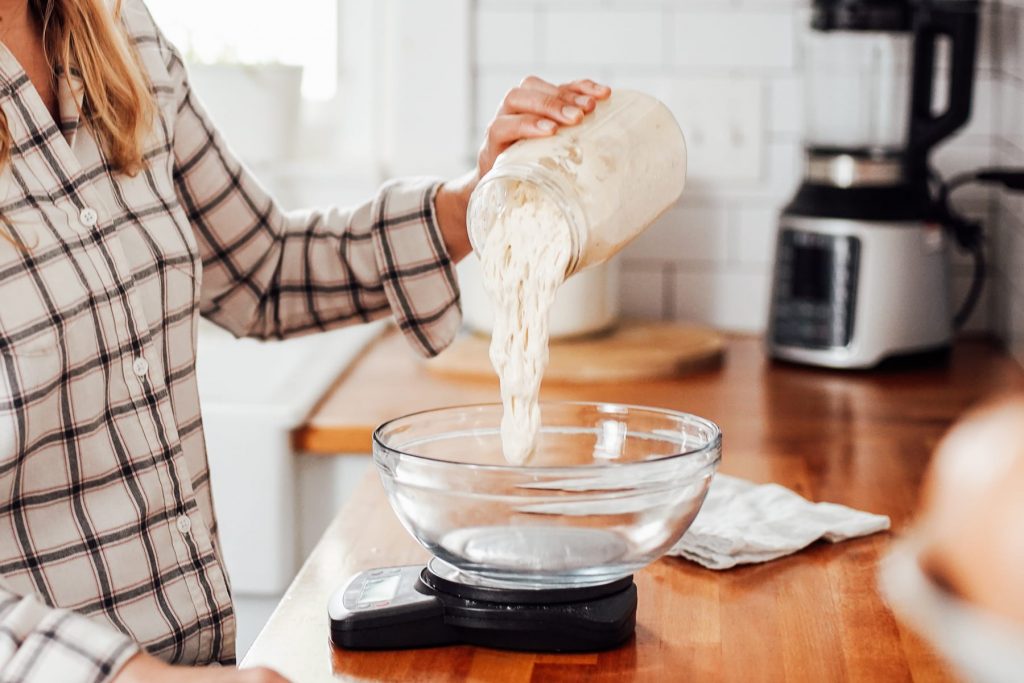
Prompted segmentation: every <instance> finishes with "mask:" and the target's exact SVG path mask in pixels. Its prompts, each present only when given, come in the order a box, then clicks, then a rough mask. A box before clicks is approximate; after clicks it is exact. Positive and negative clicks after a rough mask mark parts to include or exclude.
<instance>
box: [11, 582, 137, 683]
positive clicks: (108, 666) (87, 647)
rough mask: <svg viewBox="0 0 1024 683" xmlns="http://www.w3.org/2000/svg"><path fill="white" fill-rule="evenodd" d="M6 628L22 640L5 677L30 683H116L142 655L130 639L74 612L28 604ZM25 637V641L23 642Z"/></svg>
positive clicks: (22, 603) (22, 604) (27, 601)
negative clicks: (124, 667)
mask: <svg viewBox="0 0 1024 683" xmlns="http://www.w3.org/2000/svg"><path fill="white" fill-rule="evenodd" d="M3 621H4V626H5V628H8V629H9V630H10V633H11V634H12V635H14V637H15V639H16V640H20V643H19V644H18V647H17V651H16V654H14V656H13V657H12V658H11V659H10V660H9V661H7V662H6V663H5V665H4V675H7V674H13V680H18V681H25V682H26V683H36V682H39V683H43V681H68V682H69V683H70V682H74V681H90V682H92V683H103V682H105V681H110V680H113V678H114V676H116V675H117V674H118V672H119V671H120V670H121V667H123V666H124V665H125V663H127V661H128V660H129V659H131V658H132V657H133V656H135V655H136V654H137V653H138V651H139V646H138V644H136V643H135V642H134V641H133V640H132V639H131V638H129V637H128V636H126V635H125V634H123V633H121V632H120V631H116V630H114V629H112V628H110V627H109V626H105V625H103V624H101V623H98V622H96V621H93V620H92V619H89V618H88V617H85V616H82V615H81V614H76V613H75V612H71V611H69V610H64V609H54V608H51V607H47V606H46V605H43V604H42V603H40V602H38V601H37V600H35V599H34V598H23V599H21V600H20V601H19V602H18V603H17V605H16V606H15V607H14V608H13V610H12V611H11V612H9V613H8V614H5V615H4V620H3ZM19 636H20V638H19Z"/></svg>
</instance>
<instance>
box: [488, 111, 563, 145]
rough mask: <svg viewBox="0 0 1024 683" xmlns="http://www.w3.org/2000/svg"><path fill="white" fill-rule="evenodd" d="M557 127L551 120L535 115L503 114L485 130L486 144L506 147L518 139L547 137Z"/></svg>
mask: <svg viewBox="0 0 1024 683" xmlns="http://www.w3.org/2000/svg"><path fill="white" fill-rule="evenodd" d="M557 127H558V124H556V123H555V122H554V121H552V120H551V119H548V118H545V117H543V116H538V115H537V114H504V115H499V116H497V117H495V119H494V121H492V122H491V125H490V127H489V128H488V129H487V142H488V144H490V145H493V146H502V145H504V146H506V147H507V146H508V145H509V144H511V143H513V142H515V141H516V140H519V139H520V138H541V137H547V136H548V135H551V134H552V133H554V132H555V129H556V128H557Z"/></svg>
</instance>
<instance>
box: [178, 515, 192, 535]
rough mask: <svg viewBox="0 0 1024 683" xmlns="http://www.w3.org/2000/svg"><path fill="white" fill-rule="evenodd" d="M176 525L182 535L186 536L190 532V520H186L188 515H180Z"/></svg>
mask: <svg viewBox="0 0 1024 683" xmlns="http://www.w3.org/2000/svg"><path fill="white" fill-rule="evenodd" d="M176 524H177V527H178V531H180V532H181V533H182V534H187V533H188V532H190V531H192V520H191V519H189V518H188V515H181V516H180V517H178V521H177V522H176Z"/></svg>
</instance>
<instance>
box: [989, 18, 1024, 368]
mask: <svg viewBox="0 0 1024 683" xmlns="http://www.w3.org/2000/svg"><path fill="white" fill-rule="evenodd" d="M997 11H998V21H997V22H996V25H997V27H998V28H997V30H996V34H997V40H996V43H997V50H996V53H997V63H996V69H995V79H996V83H997V88H996V90H997V102H998V104H997V107H996V110H997V114H996V119H997V126H996V135H995V161H996V162H997V163H999V164H1005V165H1017V166H1024V0H1001V2H1000V4H999V6H998V7H997ZM993 205H994V210H995V212H996V215H997V217H998V220H997V221H996V225H995V228H994V230H993V231H992V235H993V249H992V251H993V257H994V258H993V261H994V263H993V269H994V272H993V277H992V280H993V285H994V287H993V290H994V296H993V322H994V325H993V327H994V329H995V331H996V332H997V333H999V334H1000V336H1001V337H1002V338H1003V339H1004V340H1005V341H1006V343H1007V346H1009V348H1010V349H1011V351H1012V352H1013V354H1014V356H1015V357H1016V358H1017V360H1019V361H1020V362H1021V363H1022V364H1024V194H1020V193H1018V194H1017V195H1015V196H1011V195H1005V194H1004V195H1002V196H1000V197H999V198H997V199H996V200H995V201H994V202H993Z"/></svg>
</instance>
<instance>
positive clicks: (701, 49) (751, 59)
mask: <svg viewBox="0 0 1024 683" xmlns="http://www.w3.org/2000/svg"><path fill="white" fill-rule="evenodd" d="M796 28H797V20H796V16H795V14H794V12H792V11H789V10H788V9H787V8H786V7H782V8H780V9H779V10H776V11H762V10H760V9H757V10H754V9H744V10H742V11H738V10H737V9H736V8H730V9H723V10H719V11H705V10H701V9H695V10H693V11H690V10H688V9H685V8H681V9H678V10H677V11H676V14H675V40H674V47H673V63H674V64H675V65H676V66H680V67H686V68H688V69H692V68H694V67H730V68H748V69H752V70H765V69H790V68H792V67H793V66H794V65H795V63H796Z"/></svg>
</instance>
